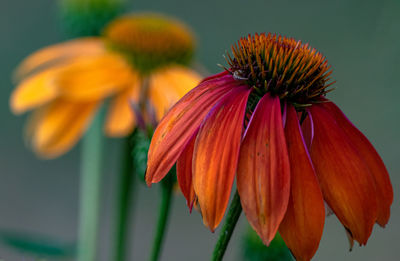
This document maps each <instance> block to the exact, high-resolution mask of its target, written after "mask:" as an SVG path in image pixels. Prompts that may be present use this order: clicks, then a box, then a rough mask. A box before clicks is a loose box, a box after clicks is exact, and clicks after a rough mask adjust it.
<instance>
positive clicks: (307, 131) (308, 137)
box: [301, 113, 314, 150]
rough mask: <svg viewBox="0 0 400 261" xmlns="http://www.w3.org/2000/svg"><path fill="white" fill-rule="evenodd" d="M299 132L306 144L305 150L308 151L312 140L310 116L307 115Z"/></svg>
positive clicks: (312, 129)
mask: <svg viewBox="0 0 400 261" xmlns="http://www.w3.org/2000/svg"><path fill="white" fill-rule="evenodd" d="M301 130H302V133H303V138H304V142H305V144H306V148H307V149H308V150H309V149H310V147H311V143H312V141H313V139H314V122H313V119H312V115H311V114H309V113H307V117H306V118H305V119H304V121H303V123H302V124H301Z"/></svg>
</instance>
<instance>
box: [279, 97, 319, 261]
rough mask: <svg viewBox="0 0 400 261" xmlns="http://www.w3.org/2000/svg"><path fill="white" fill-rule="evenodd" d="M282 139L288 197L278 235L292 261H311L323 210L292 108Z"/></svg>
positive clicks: (291, 107) (313, 172) (311, 166)
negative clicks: (285, 149)
mask: <svg viewBox="0 0 400 261" xmlns="http://www.w3.org/2000/svg"><path fill="white" fill-rule="evenodd" d="M285 137H286V142H287V147H288V153H289V160H290V197H289V204H288V207H287V210H286V214H285V217H284V218H283V220H282V223H281V225H280V226H279V233H280V234H281V236H282V238H283V240H284V241H285V243H286V245H287V246H288V247H289V249H290V250H291V251H292V254H293V255H294V256H295V257H296V260H298V261H302V260H303V261H305V260H311V258H312V257H313V256H314V254H315V252H316V251H317V249H318V245H319V242H320V240H321V237H322V231H323V229H324V222H325V206H324V200H323V198H322V193H321V190H320V188H319V184H318V180H317V177H316V175H315V171H314V168H313V165H312V163H311V159H310V156H309V155H308V151H307V149H306V147H305V142H304V139H303V135H302V133H301V128H300V125H299V121H298V119H297V115H296V110H295V109H294V107H293V106H292V105H288V108H287V118H286V125H285Z"/></svg>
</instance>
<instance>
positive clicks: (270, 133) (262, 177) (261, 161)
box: [237, 94, 290, 245]
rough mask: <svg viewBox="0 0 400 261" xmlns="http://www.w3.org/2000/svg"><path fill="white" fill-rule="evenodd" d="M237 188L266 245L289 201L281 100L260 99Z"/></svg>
mask: <svg viewBox="0 0 400 261" xmlns="http://www.w3.org/2000/svg"><path fill="white" fill-rule="evenodd" d="M237 173H238V174H237V186H238V191H239V195H240V200H241V203H242V206H243V210H244V212H245V214H246V217H247V219H248V221H249V223H250V224H251V226H252V227H253V228H254V230H255V231H256V232H257V234H258V235H259V236H260V237H261V239H262V240H263V242H264V243H265V244H266V245H269V243H270V242H271V240H272V239H273V238H274V236H275V234H276V231H277V230H278V227H279V224H280V223H281V221H282V219H283V217H284V215H285V212H286V208H287V205H288V201H289V194H290V165H289V157H288V152H287V148H286V141H285V134H284V130H283V125H282V116H281V108H280V102H279V98H278V97H271V96H270V95H269V94H266V95H264V97H262V98H261V100H260V101H259V103H258V104H257V107H256V109H255V111H254V113H253V115H252V118H251V119H250V122H249V125H248V127H247V130H246V133H245V137H244V140H243V143H242V145H241V149H240V157H239V164H238V171H237Z"/></svg>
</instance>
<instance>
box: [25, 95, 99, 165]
mask: <svg viewBox="0 0 400 261" xmlns="http://www.w3.org/2000/svg"><path fill="white" fill-rule="evenodd" d="M97 107H98V103H97V102H92V103H83V104H77V103H73V102H69V101H65V100H60V99H58V100H56V101H54V102H52V103H51V104H49V105H47V106H46V107H45V108H42V109H41V110H39V111H37V112H35V114H34V115H32V117H33V118H34V121H35V122H33V123H31V126H30V129H31V130H30V131H31V132H32V135H33V137H32V139H33V141H32V145H33V147H34V149H35V151H36V152H37V153H38V154H39V155H40V156H42V157H45V158H53V157H57V156H59V155H61V154H63V153H64V152H66V151H67V150H69V149H70V148H71V147H72V146H73V145H75V143H76V142H77V141H78V140H79V138H80V137H81V136H82V134H83V133H84V132H85V130H86V129H87V127H88V126H89V124H90V122H91V120H92V118H93V116H94V113H95V112H96V110H97Z"/></svg>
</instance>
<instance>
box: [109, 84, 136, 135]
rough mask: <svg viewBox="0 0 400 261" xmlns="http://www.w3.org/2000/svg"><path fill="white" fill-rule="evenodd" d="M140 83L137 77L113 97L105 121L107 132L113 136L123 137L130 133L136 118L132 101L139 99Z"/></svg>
mask: <svg viewBox="0 0 400 261" xmlns="http://www.w3.org/2000/svg"><path fill="white" fill-rule="evenodd" d="M139 85H140V82H139V80H138V79H137V80H136V81H135V82H132V83H131V87H130V88H127V89H126V90H123V91H122V92H121V93H119V94H117V95H116V96H115V98H113V99H112V101H111V104H110V107H109V110H108V113H107V118H106V123H105V132H106V134H107V135H108V136H111V137H123V136H126V135H128V134H130V133H131V132H132V130H133V128H134V126H135V123H136V119H135V115H134V112H133V110H132V108H131V102H136V103H137V102H138V100H139Z"/></svg>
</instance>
